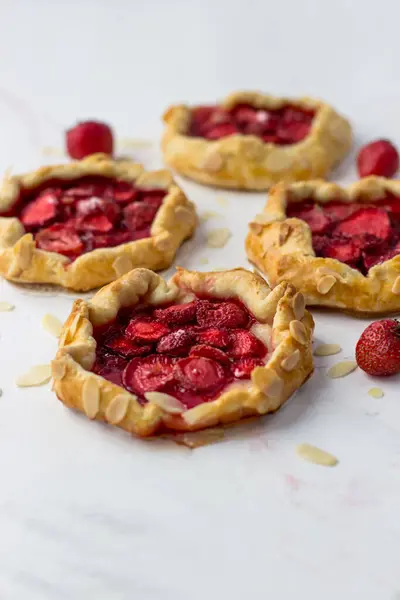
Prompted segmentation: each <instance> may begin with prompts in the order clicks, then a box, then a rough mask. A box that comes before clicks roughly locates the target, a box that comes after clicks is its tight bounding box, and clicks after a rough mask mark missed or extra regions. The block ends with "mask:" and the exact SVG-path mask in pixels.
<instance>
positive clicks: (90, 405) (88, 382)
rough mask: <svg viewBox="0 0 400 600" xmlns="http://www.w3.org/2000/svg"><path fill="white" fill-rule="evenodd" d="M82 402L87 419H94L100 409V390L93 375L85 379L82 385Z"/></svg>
mask: <svg viewBox="0 0 400 600" xmlns="http://www.w3.org/2000/svg"><path fill="white" fill-rule="evenodd" d="M82 404H83V410H84V411H85V413H86V415H87V416H88V417H89V419H94V418H95V417H96V415H97V413H98V412H99V410H100V390H99V386H98V384H97V381H96V380H95V379H94V377H89V378H88V379H85V382H84V384H83V386H82Z"/></svg>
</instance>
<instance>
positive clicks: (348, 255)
mask: <svg viewBox="0 0 400 600" xmlns="http://www.w3.org/2000/svg"><path fill="white" fill-rule="evenodd" d="M322 256H325V257H326V258H335V259H336V260H340V262H343V263H346V264H348V265H349V266H351V267H352V266H355V265H356V263H357V262H358V261H359V260H360V258H361V247H360V244H359V243H358V242H357V240H355V239H353V240H351V239H349V238H340V237H338V238H332V239H330V240H327V242H326V244H325V246H324V248H323V252H322Z"/></svg>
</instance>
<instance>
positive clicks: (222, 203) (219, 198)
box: [215, 196, 229, 208]
mask: <svg viewBox="0 0 400 600" xmlns="http://www.w3.org/2000/svg"><path fill="white" fill-rule="evenodd" d="M215 202H216V203H217V204H219V206H222V207H223V208H226V207H227V206H229V202H228V200H227V199H226V198H224V196H217V197H216V198H215Z"/></svg>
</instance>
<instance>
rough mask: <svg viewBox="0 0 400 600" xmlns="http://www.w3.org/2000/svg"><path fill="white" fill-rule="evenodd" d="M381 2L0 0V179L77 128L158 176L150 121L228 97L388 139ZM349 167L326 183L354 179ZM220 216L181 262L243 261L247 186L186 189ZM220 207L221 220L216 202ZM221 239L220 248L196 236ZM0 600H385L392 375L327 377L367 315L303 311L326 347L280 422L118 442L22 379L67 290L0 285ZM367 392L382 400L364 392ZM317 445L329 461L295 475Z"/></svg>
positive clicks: (399, 466)
mask: <svg viewBox="0 0 400 600" xmlns="http://www.w3.org/2000/svg"><path fill="white" fill-rule="evenodd" d="M399 16H400V9H399V3H398V0H392V1H390V0H380V1H378V2H377V1H376V0H357V1H356V0H352V1H350V0H331V1H326V0H302V1H299V0H276V1H275V2H272V1H268V0H257V1H256V0H247V2H239V1H234V0H231V1H223V0H213V1H212V0H203V1H202V2H200V1H198V2H195V1H193V0H187V1H186V2H185V1H184V0H169V1H167V0H141V1H139V0H136V1H135V0H126V1H123V0H113V1H110V0H97V1H94V0H92V1H91V0H79V1H78V0H69V1H68V2H67V1H65V2H62V1H61V0H60V1H59V2H57V1H56V0H9V1H8V0H0V168H1V169H6V168H7V167H8V166H12V167H13V168H14V170H15V171H21V170H25V169H28V168H29V169H30V168H34V167H36V166H38V165H39V164H44V163H45V162H46V161H47V162H49V161H51V160H52V161H54V160H55V159H54V157H53V158H52V159H49V158H48V157H45V156H44V152H43V148H44V147H45V146H51V147H56V148H59V149H61V148H62V143H63V131H64V129H65V128H66V127H68V126H70V125H71V124H73V123H74V122H75V121H76V120H77V119H85V118H97V119H104V120H106V121H107V122H110V123H111V124H112V125H113V126H114V127H115V130H116V132H117V134H118V136H119V137H145V138H148V139H152V140H154V146H153V148H149V149H145V150H137V151H132V153H131V154H132V156H133V157H134V158H137V159H139V160H142V161H143V162H144V164H145V165H146V166H148V167H153V166H158V165H159V164H161V161H160V157H159V155H158V153H157V139H158V136H159V134H160V131H161V122H160V115H161V113H162V111H163V110H164V108H165V107H166V106H167V105H168V104H169V103H172V102H177V101H178V102H182V101H189V102H200V101H213V100H214V99H216V98H218V97H220V96H222V95H224V94H226V93H228V92H230V91H232V90H236V89H240V88H249V89H251V88H255V89H261V90H265V91H270V92H273V93H276V94H294V95H302V94H309V95H315V96H319V97H322V98H324V99H326V100H328V101H329V102H331V103H332V104H333V105H335V106H336V107H337V108H338V109H339V110H340V111H342V112H343V113H344V114H347V115H348V116H349V117H350V118H351V121H352V123H353V126H354V130H355V136H356V144H360V143H361V142H363V141H366V140H368V139H371V138H373V137H385V136H387V137H390V138H391V139H392V140H394V141H395V142H397V143H400V116H399V113H400V83H399V71H400V67H399V42H398V40H399ZM353 159H354V156H351V157H350V158H349V159H348V160H347V161H346V162H345V164H344V165H343V166H342V167H341V169H340V171H339V172H338V173H336V175H335V178H336V179H339V178H340V179H341V180H343V181H344V180H348V181H350V180H351V179H352V178H354V177H355V176H356V174H355V171H354V169H353V166H352V165H353V163H354V160H353ZM183 186H184V188H185V190H186V191H187V193H188V195H189V196H190V198H191V199H193V200H194V201H195V202H197V204H198V206H199V209H200V210H204V209H205V208H208V209H211V208H213V209H214V210H217V211H218V212H220V213H221V215H222V216H221V217H220V218H219V219H215V220H214V221H210V222H208V223H207V224H203V225H202V226H201V228H200V230H199V231H198V233H197V235H196V237H195V240H194V241H191V242H189V243H188V244H186V245H185V246H184V247H183V248H182V250H181V252H180V253H179V254H178V257H177V261H176V262H177V264H180V265H183V266H186V267H195V268H196V267H198V268H201V269H204V268H205V267H204V266H200V263H199V259H200V258H202V257H208V258H209V260H210V265H209V266H210V267H211V268H213V267H217V266H226V267H234V266H237V265H244V266H245V265H246V264H247V263H246V258H245V254H244V251H243V241H244V236H245V234H246V223H247V222H248V221H249V220H250V218H251V217H252V216H253V215H254V214H255V213H256V212H258V211H259V210H260V209H261V207H262V205H263V204H264V202H265V195H264V194H248V195H245V194H242V195H240V194H232V193H225V192H223V193H221V192H218V191H215V190H211V189H206V188H202V187H200V186H197V185H195V184H193V183H189V182H183ZM221 195H222V196H224V197H225V198H226V199H227V203H228V204H227V206H226V207H225V208H223V207H221V206H218V205H216V204H215V199H216V197H217V196H221ZM215 226H228V227H230V228H231V229H232V231H233V234H234V235H233V237H232V239H231V240H230V242H229V244H228V245H227V246H226V248H225V249H224V250H209V249H206V248H205V246H204V234H205V231H207V229H210V228H212V227H215ZM0 300H2V301H9V302H12V303H13V304H15V306H16V308H15V310H14V312H12V313H1V314H0V365H1V366H0V387H1V388H2V389H3V396H2V397H1V399H0V598H1V600H19V599H21V600H72V599H73V600H81V599H82V600H89V599H90V600H91V599H92V598H93V599H94V598H96V600H131V599H132V598H135V599H138V600H169V599H174V600H203V599H204V598H209V599H210V600H217V599H220V598H224V599H225V598H226V599H227V600H241V599H242V598H246V599H247V598H249V599H251V600H261V599H265V598H273V599H274V600H293V599H294V598H307V599H308V600H319V599H320V598H324V600H336V599H337V598H341V599H343V600H350V599H353V598H360V599H361V598H362V599H363V600H386V599H387V600H394V599H395V598H399V597H400V552H399V551H400V517H399V510H400V406H399V400H400V399H399V387H398V386H399V379H398V378H392V379H390V380H385V381H383V382H378V383H377V382H374V381H372V380H371V379H369V378H367V376H365V375H364V374H362V373H361V372H357V371H356V372H355V373H353V374H352V375H350V376H349V377H347V378H345V379H340V380H336V381H332V380H330V379H328V378H327V376H326V366H329V365H331V364H333V363H334V362H336V361H337V360H338V359H339V358H352V357H353V355H354V347H355V343H356V341H357V339H358V336H359V334H360V333H361V331H362V330H363V329H364V327H365V326H366V324H367V322H366V321H360V320H356V319H351V318H350V317H346V316H343V315H339V314H327V313H318V312H315V313H314V316H315V318H316V324H317V328H316V339H317V341H319V342H321V341H323V342H335V343H340V344H341V345H342V347H343V352H342V354H341V355H339V356H337V357H329V358H325V359H323V358H319V359H316V372H315V375H314V376H313V378H312V379H311V380H310V381H309V382H308V383H307V385H306V386H304V387H303V388H302V389H301V391H300V392H299V393H298V394H297V395H296V396H295V397H294V398H293V400H292V401H291V402H289V403H288V404H287V405H286V406H285V407H284V408H283V409H282V410H281V411H280V412H279V413H277V414H276V415H274V416H272V417H267V418H265V419H261V420H259V422H258V423H257V424H255V425H254V424H253V425H251V426H248V425H247V426H244V427H239V428H238V429H237V430H236V432H235V433H234V434H229V435H228V438H227V441H225V442H223V443H221V444H217V445H214V446H208V447H205V448H201V449H198V450H196V451H193V452H192V451H189V450H188V449H185V448H182V447H178V446H175V445H173V444H171V443H169V442H166V441H160V442H143V441H140V440H137V439H131V438H130V437H129V436H127V435H126V434H124V433H121V432H119V431H118V430H117V429H116V428H107V427H106V426H103V425H100V424H97V423H91V422H89V421H88V420H87V419H85V418H83V417H82V416H79V415H76V414H73V413H72V412H71V411H68V410H67V409H65V408H64V407H63V406H62V405H61V404H60V403H59V402H58V401H57V400H56V399H55V397H54V395H53V394H52V393H51V391H50V389H49V386H47V387H44V388H31V389H25V390H21V389H17V388H16V386H15V383H14V380H15V378H16V376H17V375H18V374H20V373H21V372H23V371H25V370H26V369H27V368H28V367H30V366H31V365H33V364H37V363H46V362H48V361H49V360H50V359H51V358H52V356H53V355H54V353H55V350H56V342H55V341H54V340H53V339H52V338H51V337H50V336H49V334H47V333H46V332H44V331H43V330H42V329H41V325H40V319H41V317H42V316H43V315H44V314H45V313H46V312H51V313H53V314H55V315H57V316H58V317H60V318H61V319H64V318H65V317H66V316H67V314H68V312H69V309H70V306H71V302H72V300H73V296H72V295H70V294H68V293H61V292H59V291H53V292H45V291H42V292H39V291H38V290H31V289H29V290H28V289H25V288H21V287H17V286H12V285H10V284H7V283H5V282H3V283H1V284H0ZM372 385H381V386H382V388H383V389H384V391H385V396H384V398H382V399H380V400H375V399H373V398H371V397H370V396H368V394H367V391H368V389H369V388H370V387H371V386H372ZM300 442H309V443H314V444H316V445H318V446H320V447H322V448H324V449H325V450H328V451H330V452H332V453H333V454H335V455H336V456H337V457H338V458H339V460H340V464H339V465H338V466H337V467H336V468H334V469H324V468H322V467H318V466H316V465H312V464H309V463H305V462H302V461H301V460H300V459H299V458H298V457H297V456H296V454H295V447H296V444H298V443H300Z"/></svg>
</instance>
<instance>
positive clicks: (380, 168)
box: [357, 140, 399, 177]
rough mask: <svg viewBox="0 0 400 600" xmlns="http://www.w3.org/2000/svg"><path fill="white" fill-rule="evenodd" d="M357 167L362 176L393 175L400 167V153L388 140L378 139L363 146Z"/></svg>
mask: <svg viewBox="0 0 400 600" xmlns="http://www.w3.org/2000/svg"><path fill="white" fill-rule="evenodd" d="M357 167H358V172H359V174H360V177H367V176H368V175H380V176H382V177H393V175H394V174H395V173H396V171H397V170H398V168H399V154H398V152H397V150H396V148H395V147H394V146H393V144H392V143H391V142H389V141H388V140H377V141H376V142H371V143H370V144H366V145H365V146H363V147H362V148H361V150H360V152H359V153H358V157H357Z"/></svg>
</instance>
